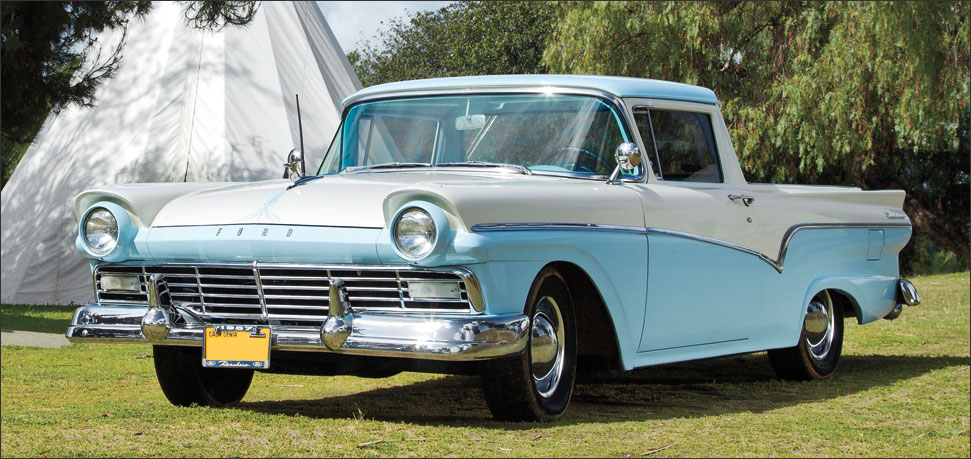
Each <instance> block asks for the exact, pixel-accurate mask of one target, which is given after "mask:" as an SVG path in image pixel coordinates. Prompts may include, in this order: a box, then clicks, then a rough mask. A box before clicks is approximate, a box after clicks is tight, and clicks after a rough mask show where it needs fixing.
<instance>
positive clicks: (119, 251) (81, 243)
mask: <svg viewBox="0 0 971 459" xmlns="http://www.w3.org/2000/svg"><path fill="white" fill-rule="evenodd" d="M101 209H104V210H107V211H108V212H110V213H111V215H112V216H113V217H114V218H115V223H116V224H117V231H118V236H117V238H116V239H115V243H114V245H113V246H112V247H111V248H110V249H108V250H106V251H102V252H99V251H96V250H95V248H93V247H91V246H90V245H88V240H87V234H86V228H85V226H86V225H87V223H88V218H89V217H90V216H91V214H93V213H94V212H96V211H98V210H101ZM77 225H78V226H77V230H78V233H77V238H76V239H75V246H76V247H77V248H78V250H79V251H80V252H81V253H82V254H83V255H84V256H86V257H88V258H92V259H96V260H102V261H110V262H116V261H123V260H125V259H127V258H128V257H129V256H130V254H131V253H132V251H133V250H134V248H133V246H132V244H133V242H134V239H135V234H136V233H137V228H136V227H135V224H134V221H133V220H132V216H131V214H130V213H129V212H128V210H127V209H125V208H124V207H122V206H121V205H119V204H117V203H115V202H112V201H99V202H95V203H92V204H91V205H90V206H88V208H87V209H86V210H85V211H84V212H83V213H82V214H81V218H79V219H78V223H77Z"/></svg>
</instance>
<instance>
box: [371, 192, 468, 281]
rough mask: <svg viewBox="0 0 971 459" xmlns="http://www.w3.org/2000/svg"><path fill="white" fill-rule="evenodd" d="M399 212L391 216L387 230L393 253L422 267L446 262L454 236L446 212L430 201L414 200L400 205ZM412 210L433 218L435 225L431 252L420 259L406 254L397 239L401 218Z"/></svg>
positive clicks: (407, 261)
mask: <svg viewBox="0 0 971 459" xmlns="http://www.w3.org/2000/svg"><path fill="white" fill-rule="evenodd" d="M397 209H398V210H397V211H395V212H394V213H393V214H391V216H390V217H391V218H390V224H389V225H388V226H387V229H386V230H385V231H386V233H385V234H387V238H388V239H386V240H387V241H388V242H389V243H390V244H389V245H390V249H391V252H393V253H394V254H395V255H396V256H397V257H399V258H400V259H401V260H403V261H405V262H406V263H410V264H415V265H422V266H433V265H436V264H440V263H442V262H444V260H445V256H446V252H447V249H448V247H449V246H450V244H451V242H452V239H453V238H454V236H455V235H454V234H453V233H452V225H451V224H450V221H449V217H448V215H446V213H445V211H444V210H443V209H442V208H441V207H439V206H438V205H437V204H433V203H431V202H428V201H423V200H414V201H407V202H403V203H400V204H399V205H398V206H397ZM412 209H418V210H421V211H422V212H424V213H426V214H427V215H428V216H429V217H431V221H432V222H433V223H434V225H435V240H434V241H433V242H432V244H431V250H429V251H428V252H427V253H424V254H423V255H421V256H420V257H415V256H413V255H412V254H409V253H407V252H405V251H404V250H403V249H402V248H401V246H400V244H399V242H398V240H397V239H398V238H397V237H396V233H397V228H398V222H399V221H400V220H401V217H402V216H403V215H404V214H405V213H407V212H409V211H411V210H412Z"/></svg>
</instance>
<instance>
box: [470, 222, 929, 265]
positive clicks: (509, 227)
mask: <svg viewBox="0 0 971 459" xmlns="http://www.w3.org/2000/svg"><path fill="white" fill-rule="evenodd" d="M834 228H835V229H896V228H911V225H910V224H909V223H800V224H797V225H792V226H790V227H789V228H788V229H787V230H786V232H785V234H784V235H783V236H782V243H781V244H780V245H779V256H778V257H777V258H776V259H772V258H771V257H769V256H768V255H766V254H764V253H762V252H759V251H758V250H754V249H750V248H748V247H744V246H741V245H738V244H735V243H732V242H728V241H723V240H721V239H715V238H710V237H706V236H700V235H697V234H691V233H685V232H681V231H675V230H669V229H663V228H651V227H648V228H640V227H633V226H617V225H598V224H594V223H479V224H475V225H472V231H473V232H478V233H482V232H493V231H564V230H567V231H613V232H624V233H640V234H647V235H650V234H656V235H660V236H672V237H679V238H683V239H690V240H694V241H698V242H704V243H708V244H712V245H717V246H720V247H725V248H728V249H732V250H737V251H739V252H742V253H746V254H749V255H752V256H754V257H757V258H758V259H760V260H762V261H764V262H766V263H768V264H769V266H772V268H773V269H775V270H776V271H778V272H779V273H780V274H781V273H782V270H783V268H784V267H785V260H786V253H787V252H788V250H789V243H790V242H791V241H792V238H793V236H795V234H796V233H798V232H799V231H800V230H804V229H834Z"/></svg>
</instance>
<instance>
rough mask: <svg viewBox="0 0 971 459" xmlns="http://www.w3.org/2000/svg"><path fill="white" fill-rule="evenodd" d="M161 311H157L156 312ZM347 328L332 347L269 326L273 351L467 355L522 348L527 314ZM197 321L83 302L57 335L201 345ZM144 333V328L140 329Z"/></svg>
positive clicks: (374, 318)
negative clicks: (62, 331)
mask: <svg viewBox="0 0 971 459" xmlns="http://www.w3.org/2000/svg"><path fill="white" fill-rule="evenodd" d="M163 311H164V312H163ZM344 319H346V323H348V324H349V326H350V334H349V335H347V336H346V338H345V339H343V341H342V342H341V343H339V345H337V346H336V349H330V348H329V347H330V346H329V345H328V344H327V343H326V342H325V339H324V338H326V337H327V333H328V332H327V331H326V330H325V329H326V328H327V327H326V325H327V322H325V323H324V326H322V327H321V328H320V329H317V328H314V327H307V326H302V327H301V326H285V325H270V328H271V329H272V333H271V337H272V341H271V348H272V349H275V350H290V351H311V352H337V353H341V354H349V355H367V356H380V357H400V358H412V359H427V360H447V361H470V360H484V359H490V358H494V357H499V356H504V355H509V354H515V353H518V352H522V351H523V350H524V349H525V348H526V342H527V340H528V331H529V318H528V317H527V316H525V315H521V314H511V315H499V316H487V315H446V314H441V313H417V312H415V313H386V312H349V314H347V315H346V316H345V317H344ZM204 328H205V325H204V324H203V323H202V322H199V321H198V319H196V318H193V317H191V315H190V313H189V312H188V311H180V310H179V309H178V308H174V309H161V308H158V307H150V306H145V305H114V304H113V305H111V306H105V305H102V304H97V303H96V304H89V305H85V306H81V307H79V308H78V309H77V310H75V311H74V316H73V317H72V318H71V325H70V326H69V327H68V328H67V332H66V333H65V335H66V336H67V339H68V340H70V341H71V342H74V343H92V342H104V343H141V344H163V345H176V346H202V333H203V329H204ZM146 332H147V333H146Z"/></svg>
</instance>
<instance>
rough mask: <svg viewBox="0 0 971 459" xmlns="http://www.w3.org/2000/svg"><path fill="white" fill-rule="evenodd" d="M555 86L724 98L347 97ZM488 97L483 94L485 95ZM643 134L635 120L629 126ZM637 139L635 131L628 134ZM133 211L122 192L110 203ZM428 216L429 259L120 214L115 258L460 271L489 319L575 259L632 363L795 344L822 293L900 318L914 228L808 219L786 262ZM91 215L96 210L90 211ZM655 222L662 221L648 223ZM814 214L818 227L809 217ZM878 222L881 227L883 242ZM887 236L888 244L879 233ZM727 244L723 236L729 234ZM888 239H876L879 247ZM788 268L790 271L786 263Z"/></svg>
mask: <svg viewBox="0 0 971 459" xmlns="http://www.w3.org/2000/svg"><path fill="white" fill-rule="evenodd" d="M472 86H474V87H477V88H482V90H483V91H485V90H488V89H490V88H505V87H524V86H525V87H528V86H554V87H566V88H597V89H599V90H601V91H603V92H605V93H607V94H610V95H613V96H616V97H621V98H624V97H639V98H652V99H667V100H677V101H688V102H694V103H702V104H713V105H714V104H718V100H717V98H716V97H715V95H714V93H713V92H712V91H710V90H708V89H704V88H699V87H696V86H689V85H683V84H678V83H670V82H661V81H653V80H643V79H628V78H608V77H586V76H552V75H539V76H529V75H526V76H523V75H515V76H494V77H469V78H453V79H444V80H421V81H413V82H400V83H392V84H387V85H381V86H377V87H373V88H368V89H365V90H362V91H360V92H359V93H357V94H355V95H354V96H352V97H350V98H348V99H347V100H346V101H345V104H353V103H355V101H357V100H360V99H362V98H366V97H379V96H382V95H384V94H389V95H390V94H398V93H409V92H412V93H418V92H422V91H424V92H433V91H434V90H437V89H455V88H467V87H472ZM473 92H474V91H473ZM628 129H629V127H628ZM625 136H626V133H625ZM99 206H100V207H106V208H108V209H109V210H111V211H112V212H113V213H115V215H126V212H125V210H124V209H123V208H122V207H121V206H120V205H119V204H118V203H116V202H114V201H110V200H108V201H103V202H99V203H96V204H95V205H93V206H91V207H92V208H93V207H99ZM413 206H417V207H421V208H423V209H425V210H426V211H428V212H429V213H430V214H431V215H432V217H433V218H434V219H435V222H436V224H437V225H438V227H439V237H440V238H444V240H443V243H441V244H439V245H438V246H437V249H436V250H437V252H435V253H433V254H432V255H430V256H429V257H427V258H425V259H423V260H422V261H420V262H418V263H412V262H410V261H409V260H407V259H405V258H403V257H402V256H401V255H400V254H399V252H398V251H397V248H396V247H395V245H394V243H393V242H392V236H391V234H390V228H389V227H388V226H387V225H386V226H385V227H383V228H343V227H300V228H299V229H298V230H297V231H292V228H288V227H287V226H286V225H233V224H227V225H221V227H220V228H221V230H220V231H219V232H217V231H216V230H215V229H214V228H213V227H212V226H178V227H151V226H146V227H138V228H136V227H134V226H132V223H131V222H130V221H127V220H126V221H120V222H119V225H120V234H121V237H120V241H121V242H120V243H119V244H118V248H117V249H116V251H113V252H112V253H110V254H108V255H106V256H96V255H94V254H92V253H90V252H89V251H88V249H87V247H86V246H85V244H84V242H83V241H82V240H81V237H80V235H79V237H78V241H77V246H78V248H79V250H80V251H81V252H82V253H85V254H87V256H89V257H90V258H92V264H93V265H95V264H98V263H103V262H112V263H114V262H122V261H126V262H132V261H140V260H144V261H150V262H162V263H164V262H193V263H200V262H203V263H205V262H213V263H225V262H253V261H256V262H268V263H269V262H276V263H316V264H350V265H409V264H417V265H419V266H424V267H431V266H436V267H437V266H454V267H462V268H465V269H468V270H469V271H471V272H472V273H474V274H475V276H476V277H477V279H478V281H479V283H480V284H481V289H482V295H483V299H484V304H485V310H484V311H483V312H482V313H483V314H488V315H505V314H510V315H512V314H523V310H524V301H525V298H526V297H527V293H528V292H529V289H530V286H531V285H532V283H533V280H534V278H535V277H536V275H537V273H539V272H540V271H541V270H542V269H543V267H545V266H547V265H549V264H550V263H569V264H572V265H575V266H576V267H578V268H579V269H580V270H582V272H583V273H585V275H586V276H588V277H589V279H590V280H591V282H592V283H593V285H594V286H595V287H596V290H597V292H596V293H597V294H598V295H599V297H600V299H601V300H602V302H603V305H604V306H605V307H606V310H607V313H608V315H609V317H610V319H611V321H612V324H611V325H612V327H613V329H614V331H615V336H602V337H599V339H602V340H615V341H616V345H617V349H618V350H619V353H620V355H619V357H620V362H621V364H622V367H623V368H625V369H632V368H636V367H640V366H646V365H654V364H662V363H668V362H675V361H683V360H691V359H698V358H705V357H712V356H718V355H727V354H735V353H744V352H752V351H759V350H765V349H775V348H785V347H791V346H795V345H796V344H797V341H798V339H799V336H800V330H801V327H802V323H803V317H804V315H805V312H806V311H805V307H804V305H806V304H807V303H808V302H809V300H810V299H811V298H812V297H813V296H814V295H816V294H817V293H818V292H820V291H822V290H831V291H835V292H839V293H841V294H843V295H845V297H846V298H847V299H848V300H849V301H850V303H851V305H852V307H853V309H854V311H853V313H854V315H855V316H856V318H857V320H858V322H859V323H861V324H862V323H867V322H871V321H874V320H876V319H878V318H880V317H883V316H885V315H887V314H888V313H889V312H890V311H891V309H893V307H894V305H895V304H896V303H897V301H896V292H897V290H896V289H897V282H898V279H899V273H898V261H897V254H898V252H899V251H900V249H901V248H902V247H903V246H904V245H905V244H906V243H907V241H908V240H909V238H910V234H911V230H910V227H909V226H886V227H879V226H873V227H859V228H856V227H845V228H843V227H833V228H806V229H802V230H798V231H795V232H794V233H793V234H792V235H791V238H790V239H789V240H788V245H787V247H786V252H785V261H784V264H783V265H782V266H777V265H774V264H773V263H771V262H770V261H781V260H778V258H777V257H776V255H777V254H765V255H764V256H760V254H755V253H750V252H746V251H743V250H738V249H737V248H733V247H730V246H728V245H726V244H718V243H713V242H711V241H706V240H703V239H701V238H695V239H693V238H686V237H680V236H677V235H671V234H668V233H665V232H664V231H653V230H652V228H651V227H650V226H649V225H644V226H643V227H633V228H632V227H626V228H593V227H590V228H580V227H578V228H536V229H531V228H523V229H518V230H517V229H511V230H506V231H476V230H475V229H474V228H473V229H464V228H451V227H450V226H449V220H448V218H446V216H445V214H444V213H443V211H442V210H441V209H440V208H439V207H438V206H436V205H435V204H432V203H429V202H425V201H416V202H412V203H409V204H408V205H405V206H401V208H402V209H403V208H406V207H413ZM81 220H82V221H83V218H82V219H81ZM645 221H649V218H645ZM808 223H811V222H808ZM873 231H881V233H880V238H879V240H878V241H877V240H875V239H874V237H875V236H874V234H873V233H872V232H873ZM875 241H876V242H875ZM716 242H717V241H716ZM875 244H876V245H875ZM780 268H781V271H780Z"/></svg>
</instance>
